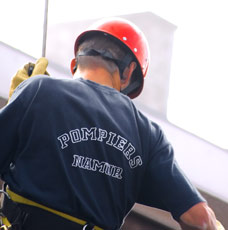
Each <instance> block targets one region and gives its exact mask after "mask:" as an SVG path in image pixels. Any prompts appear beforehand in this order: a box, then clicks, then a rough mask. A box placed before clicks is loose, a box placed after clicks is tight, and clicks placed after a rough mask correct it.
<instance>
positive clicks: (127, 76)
mask: <svg viewBox="0 0 228 230" xmlns="http://www.w3.org/2000/svg"><path fill="white" fill-rule="evenodd" d="M136 67H137V64H136V62H134V61H133V62H131V63H130V64H129V66H127V67H126V68H125V70H124V71H123V75H122V77H123V78H122V79H121V80H120V81H121V90H123V89H125V88H126V87H127V86H128V85H129V83H130V80H131V76H132V74H133V72H134V70H135V69H136Z"/></svg>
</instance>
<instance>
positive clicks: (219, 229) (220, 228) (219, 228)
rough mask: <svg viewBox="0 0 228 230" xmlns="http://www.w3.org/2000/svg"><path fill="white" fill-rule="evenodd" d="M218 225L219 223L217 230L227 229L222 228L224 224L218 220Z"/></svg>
mask: <svg viewBox="0 0 228 230" xmlns="http://www.w3.org/2000/svg"><path fill="white" fill-rule="evenodd" d="M216 223H217V230H225V228H224V227H223V226H222V224H221V223H220V222H219V221H218V220H216Z"/></svg>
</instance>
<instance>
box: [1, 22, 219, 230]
mask: <svg viewBox="0 0 228 230" xmlns="http://www.w3.org/2000/svg"><path fill="white" fill-rule="evenodd" d="M74 51H75V58H74V59H73V60H72V63H71V70H72V73H73V74H74V80H69V79H53V78H50V77H47V76H44V75H39V76H34V75H37V74H44V73H45V72H46V67H47V60H46V59H45V58H41V59H39V60H38V62H37V63H36V65H35V66H33V67H34V69H33V73H32V77H30V78H29V76H28V69H29V67H30V65H26V66H25V67H24V69H23V70H20V71H19V72H18V73H17V74H16V76H15V77H14V79H13V81H12V87H11V88H12V91H14V93H13V95H12V97H11V99H10V101H9V103H8V105H7V106H6V107H5V108H3V109H2V110H1V112H0V127H1V131H0V139H1V143H0V149H1V155H0V157H1V158H0V166H1V167H0V173H1V178H2V180H3V181H5V183H6V184H5V186H4V187H5V188H4V193H7V194H6V195H5V196H4V207H3V214H4V215H5V216H6V217H7V219H6V218H3V223H4V224H5V225H10V224H11V225H13V226H14V227H18V226H19V227H21V228H22V229H29V230H36V229H120V228H121V225H122V224H123V220H124V218H125V217H126V216H127V214H128V213H129V211H130V210H131V208H132V207H133V205H134V204H135V202H138V203H141V204H145V205H149V206H152V207H157V208H161V209H164V210H167V211H169V212H171V214H172V215H173V217H174V218H175V219H176V220H177V221H178V222H179V223H180V224H181V226H182V228H183V229H185V230H188V229H190V230H191V229H204V230H216V229H218V228H217V227H216V218H215V215H214V213H213V211H212V210H211V209H210V208H209V207H208V205H207V203H206V201H205V200H204V198H202V196H201V195H200V194H199V192H198V191H197V190H196V189H195V188H194V186H193V185H192V184H191V183H190V182H189V181H188V179H187V178H186V177H185V176H184V174H183V173H182V172H181V170H180V169H179V167H178V165H177V163H176V161H175V159H174V156H173V149H172V146H171V145H170V143H169V142H168V141H167V139H166V138H165V136H164V134H163V132H162V130H161V129H160V128H159V126H158V125H157V124H155V123H153V122H151V121H149V120H148V119H147V118H146V117H145V116H144V115H143V114H142V113H141V112H140V111H138V110H137V109H136V108H135V106H134V104H133V103H132V101H131V100H130V98H135V97H136V96H138V95H139V94H140V92H141V90H142V88H143V80H144V77H145V76H146V72H147V69H148V63H149V60H148V59H149V51H148V45H147V42H146V39H145V37H144V35H143V34H142V32H141V31H140V30H139V29H138V28H136V26H135V25H133V24H132V23H130V22H128V21H126V20H123V19H119V18H114V19H113V18H112V19H110V20H108V19H105V20H104V21H103V20H102V21H99V22H98V23H96V24H94V25H93V26H92V27H91V28H90V29H89V30H87V31H85V32H83V33H82V34H81V35H80V36H79V37H78V38H77V40H76V42H75V48H74ZM46 74H47V72H46ZM24 79H27V80H26V81H23V80H24ZM21 81H23V82H22V83H21V84H20V85H19V86H18V87H17V88H16V90H14V89H15V87H16V86H17V85H18V84H19V82H21ZM10 96H11V95H10ZM129 97H130V98H129ZM8 195H9V197H10V198H8ZM13 201H14V202H13ZM12 207H13V208H12ZM15 207H16V208H15ZM13 210H17V212H16V213H14V212H13ZM12 213H13V214H14V215H12ZM15 229H16V228H15Z"/></svg>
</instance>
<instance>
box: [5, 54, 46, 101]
mask: <svg viewBox="0 0 228 230" xmlns="http://www.w3.org/2000/svg"><path fill="white" fill-rule="evenodd" d="M47 66H48V60H47V59H46V58H44V57H42V58H40V59H38V60H37V62H36V64H33V63H28V64H26V65H25V66H24V67H23V69H20V70H18V71H17V73H16V75H15V76H14V77H13V78H12V80H11V85H10V91H9V99H10V97H11V96H12V94H13V92H14V90H15V89H16V88H17V86H18V85H19V84H20V83H21V82H23V81H24V80H26V79H28V78H29V77H32V76H35V75H39V74H45V75H49V73H48V72H47V71H46V68H47ZM30 67H32V69H33V71H32V74H31V75H30V76H29V73H28V72H29V68H30Z"/></svg>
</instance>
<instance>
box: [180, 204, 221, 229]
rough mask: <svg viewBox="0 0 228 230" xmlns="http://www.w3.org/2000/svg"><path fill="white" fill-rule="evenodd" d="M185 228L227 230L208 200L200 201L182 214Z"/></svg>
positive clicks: (181, 217) (181, 222) (181, 224)
mask: <svg viewBox="0 0 228 230" xmlns="http://www.w3.org/2000/svg"><path fill="white" fill-rule="evenodd" d="M179 224H180V226H181V228H182V229H183V230H197V229H198V230H225V229H224V228H223V226H222V225H221V223H220V222H219V221H217V220H216V217H215V214H214V212H213V210H212V209H211V208H210V207H209V206H208V205H207V203H206V202H200V203H198V204H196V205H194V206H193V207H191V208H190V209H189V210H187V211H186V212H184V213H183V214H182V215H181V216H180V221H179Z"/></svg>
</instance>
